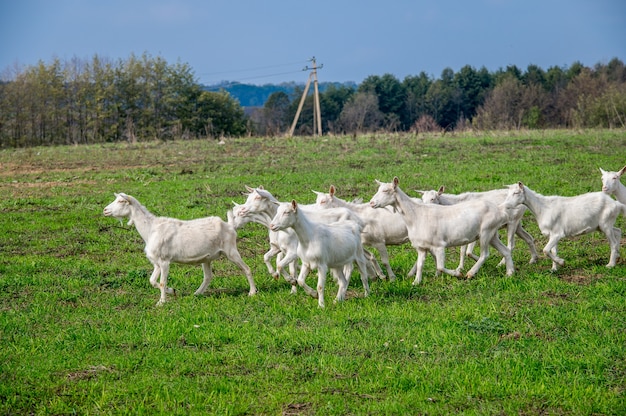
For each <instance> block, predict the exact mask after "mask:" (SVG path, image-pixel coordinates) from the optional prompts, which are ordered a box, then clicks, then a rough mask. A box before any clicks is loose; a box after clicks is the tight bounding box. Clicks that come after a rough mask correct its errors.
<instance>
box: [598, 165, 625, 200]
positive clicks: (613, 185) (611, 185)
mask: <svg viewBox="0 0 626 416" xmlns="http://www.w3.org/2000/svg"><path fill="white" fill-rule="evenodd" d="M600 172H601V173H602V192H604V193H605V194H608V195H615V198H617V200H618V201H619V202H621V203H622V204H626V186H624V185H622V183H621V182H620V181H619V180H620V177H621V176H622V174H623V173H624V172H626V166H624V167H623V168H622V169H620V170H619V171H617V172H607V171H605V170H602V168H600Z"/></svg>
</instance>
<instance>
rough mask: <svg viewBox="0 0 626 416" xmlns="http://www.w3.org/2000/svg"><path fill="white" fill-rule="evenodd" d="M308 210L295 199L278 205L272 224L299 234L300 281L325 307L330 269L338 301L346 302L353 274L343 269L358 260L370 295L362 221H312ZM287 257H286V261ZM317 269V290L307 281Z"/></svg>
mask: <svg viewBox="0 0 626 416" xmlns="http://www.w3.org/2000/svg"><path fill="white" fill-rule="evenodd" d="M308 217H309V214H308V213H305V212H304V210H302V209H301V208H299V207H298V204H297V203H296V201H295V200H293V201H291V203H282V204H280V205H279V206H278V209H277V211H276V215H275V216H274V218H273V219H272V222H271V223H270V229H271V230H272V231H279V230H284V229H286V228H293V230H294V231H295V233H296V235H297V236H298V250H297V251H298V257H300V260H301V261H302V266H301V268H300V274H299V275H298V284H299V285H300V286H302V288H303V289H304V290H305V292H306V293H308V294H309V295H311V296H313V297H317V300H318V306H319V307H320V308H323V307H324V286H325V285H326V274H327V273H328V269H330V271H331V272H332V273H333V276H334V277H335V278H336V279H337V283H338V284H339V289H338V291H337V298H336V301H343V300H344V299H345V296H346V291H347V289H348V284H349V283H350V276H346V275H344V268H345V267H346V266H352V264H353V263H354V262H355V261H356V263H357V267H358V269H359V272H360V273H361V282H362V283H363V288H364V289H365V296H368V295H369V291H370V289H369V284H368V278H367V262H366V260H365V255H364V253H363V246H362V245H361V229H362V223H359V222H356V221H352V220H344V221H340V222H335V223H332V224H325V223H322V222H318V221H314V220H311V219H310V218H308ZM286 261H287V259H283V262H286ZM315 269H317V292H316V291H315V290H313V289H312V288H311V287H309V286H308V285H307V284H306V281H305V279H306V276H307V274H308V273H309V271H310V270H315Z"/></svg>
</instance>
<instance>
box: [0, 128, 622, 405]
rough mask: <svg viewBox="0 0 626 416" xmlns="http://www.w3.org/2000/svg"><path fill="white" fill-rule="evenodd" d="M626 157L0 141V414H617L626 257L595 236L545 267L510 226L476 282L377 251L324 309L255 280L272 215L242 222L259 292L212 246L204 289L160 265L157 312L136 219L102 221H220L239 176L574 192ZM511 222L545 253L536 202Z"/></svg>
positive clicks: (409, 253)
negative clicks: (508, 259) (132, 208)
mask: <svg viewBox="0 0 626 416" xmlns="http://www.w3.org/2000/svg"><path fill="white" fill-rule="evenodd" d="M625 164H626V131H624V130H584V131H566V130H558V131H530V132H524V131H522V132H497V133H462V134H461V133H459V134H447V135H444V136H441V135H408V134H407V135H392V134H386V135H362V136H356V137H355V136H342V137H321V138H311V137H296V138H290V139H286V138H282V137H277V138H238V139H225V140H224V142H223V143H222V144H220V143H218V142H217V141H213V140H204V141H176V142H159V141H151V142H140V143H137V144H127V143H118V144H99V145H85V146H72V147H37V148H28V149H3V150H0V192H1V193H2V198H0V213H1V217H0V218H1V219H0V254H1V256H0V340H1V341H2V342H1V344H0V345H1V347H0V414H7V415H9V414H10V415H15V414H41V415H61V414H85V415H86V414H91V415H93V414H95V415H101V414H105V415H106V414H133V415H135V414H139V415H141V414H146V415H156V414H168V415H176V414H184V415H187V414H219V415H244V414H249V415H260V414H264V415H361V414H370V415H379V414H380V415H389V414H428V415H447V414H468V415H475V414H480V415H492V414H498V415H520V414H521V415H536V414H542V415H544V414H545V415H590V414H594V415H622V414H626V392H625V390H626V301H625V297H626V260H625V259H620V260H618V264H617V266H616V267H615V268H613V269H607V268H606V267H605V265H606V263H607V262H608V258H609V247H608V242H607V241H606V238H605V237H604V235H602V234H600V233H593V234H588V235H584V236H580V237H576V238H571V239H564V240H562V241H561V242H560V243H559V254H560V256H561V257H563V258H564V259H565V261H566V264H565V266H564V267H562V268H560V269H559V270H558V271H557V272H551V271H550V266H551V262H550V261H549V260H548V259H547V258H546V257H545V256H543V255H542V256H541V258H540V260H539V262H538V263H537V264H528V259H529V252H528V249H527V246H526V245H525V243H524V242H523V241H521V240H520V239H518V240H517V246H516V249H515V251H514V252H513V258H514V261H515V267H516V272H515V274H514V275H513V276H511V277H506V276H505V273H504V270H503V269H501V268H499V267H497V263H498V262H499V256H498V255H497V253H495V250H492V255H491V256H490V258H489V259H488V260H487V262H486V263H485V265H484V266H483V267H482V269H481V270H480V272H479V273H478V275H477V276H476V277H475V278H473V279H471V280H465V279H458V278H454V277H450V276H439V277H435V268H434V261H433V259H432V257H430V256H429V257H428V258H427V261H426V265H425V271H424V280H423V282H422V284H421V285H419V286H412V285H411V281H412V279H411V278H409V277H407V276H406V275H407V273H408V271H409V269H410V268H411V266H412V265H413V263H414V261H415V258H416V254H415V251H414V250H413V249H412V248H411V247H410V245H409V244H407V245H404V246H398V247H391V248H390V256H391V264H392V267H393V268H394V270H395V272H396V274H397V275H398V280H396V281H394V282H389V281H384V280H375V281H372V282H371V288H372V294H371V295H370V296H369V297H367V298H365V297H363V291H362V287H361V283H360V281H359V278H358V277H357V276H356V274H355V275H354V276H353V278H352V280H351V283H350V288H349V291H348V299H347V300H346V301H345V302H343V303H332V302H331V301H328V302H327V304H326V308H325V309H319V308H318V307H317V301H316V300H315V299H313V298H311V297H308V296H306V295H305V294H304V292H303V291H302V290H299V292H298V293H297V294H295V295H291V294H290V293H289V285H288V284H287V283H286V282H285V281H284V280H282V279H281V280H275V279H273V278H272V277H271V276H270V275H269V274H268V272H267V269H266V268H265V265H264V264H263V261H262V256H263V253H265V251H266V250H267V248H268V244H267V230H266V229H264V228H263V227H261V226H260V225H257V224H248V225H246V226H245V227H244V228H242V229H241V230H239V233H238V235H239V239H238V247H239V251H240V253H241V254H242V257H243V259H244V261H245V262H246V263H247V264H248V265H249V266H250V267H251V268H252V272H253V275H254V278H255V281H256V285H257V287H258V289H259V293H258V294H257V295H256V296H254V297H249V296H247V292H248V285H247V282H246V279H245V277H244V276H243V275H242V274H241V273H240V271H239V269H238V268H237V267H236V266H234V265H232V264H231V263H229V262H228V261H226V260H225V259H224V260H219V261H216V262H215V263H214V273H215V278H214V280H213V282H212V283H211V286H210V287H209V289H208V290H207V293H206V294H205V295H204V296H194V295H193V292H194V291H195V290H196V288H197V287H198V286H199V285H200V282H201V279H202V271H201V269H200V267H197V266H182V265H173V266H172V268H171V271H170V278H169V283H170V285H171V286H172V287H174V288H175V289H176V290H177V296H176V297H171V298H170V299H169V301H168V302H167V303H166V304H165V305H164V306H162V307H156V306H155V304H156V302H157V300H158V296H159V293H158V290H156V289H154V288H152V287H151V286H150V285H149V282H148V278H149V275H150V273H151V270H152V268H151V265H150V263H149V261H148V260H147V259H146V258H145V255H144V253H143V247H144V245H143V241H142V240H141V238H140V236H139V234H138V233H137V231H136V230H135V229H134V227H129V226H127V225H126V223H120V222H119V221H116V220H115V219H112V218H105V217H104V216H103V215H102V209H103V208H104V207H105V206H106V205H107V204H108V203H110V202H111V201H112V200H113V199H114V195H113V193H114V192H125V193H128V194H130V195H133V196H135V197H136V198H137V199H139V201H140V202H142V203H143V204H144V205H145V206H146V207H147V208H148V209H149V210H150V211H151V212H153V213H154V214H156V215H163V216H170V217H177V218H181V219H192V218H197V217H202V216H208V215H217V216H220V217H222V218H223V219H226V211H227V210H228V209H229V208H231V207H232V201H234V202H237V203H243V202H244V200H245V195H243V193H244V192H245V185H249V186H259V185H263V186H264V187H265V188H266V189H268V190H270V191H271V192H272V193H273V194H274V195H275V196H276V197H277V198H278V199H279V200H283V201H286V200H291V199H296V200H297V201H298V202H300V203H312V202H314V200H315V195H314V194H313V193H312V192H311V191H312V190H317V191H327V190H328V188H329V187H330V185H335V187H336V188H337V196H339V197H341V198H345V199H354V198H362V199H363V200H364V201H368V200H369V199H370V198H371V197H372V195H373V194H374V193H375V192H376V189H377V186H376V183H375V179H379V180H381V181H386V182H389V181H391V180H392V178H393V177H394V176H398V177H399V179H400V187H401V188H402V189H403V190H405V191H406V192H407V193H408V194H410V195H413V196H418V195H417V193H415V192H414V190H415V189H436V188H438V187H439V186H440V185H445V186H446V191H447V192H451V193H460V192H465V191H481V190H488V189H494V188H500V187H502V186H505V185H508V184H511V183H515V182H517V181H523V182H524V183H525V184H526V185H527V186H529V187H530V188H531V189H533V190H535V191H536V192H539V193H541V194H544V195H554V194H557V195H564V196H569V195H577V194H581V193H585V192H591V191H599V190H600V188H601V182H600V172H599V170H598V168H599V167H602V168H603V169H605V170H618V169H620V168H621V167H622V166H624V165H625ZM625 225H626V220H624V218H623V217H620V218H619V219H618V221H617V225H616V226H618V227H620V228H622V229H623V230H624V233H625V234H624V236H625V237H626V227H625ZM524 228H525V229H526V230H527V231H528V232H529V233H530V234H532V235H533V237H535V239H536V243H537V247H538V249H541V248H543V245H544V244H545V243H546V239H545V238H544V237H542V236H541V234H540V232H539V230H538V229H537V225H536V222H534V218H533V217H532V215H530V214H529V213H527V214H526V217H525V219H524ZM624 243H626V238H622V246H624ZM621 254H622V256H626V249H625V248H624V247H622V250H621ZM457 259H458V251H457V250H449V254H448V256H447V263H448V264H455V263H456V261H457ZM470 263H471V261H470ZM309 282H310V284H314V282H315V278H314V276H311V277H310V278H309ZM335 293H336V285H335V284H334V283H333V282H332V279H330V278H329V279H328V283H327V286H326V297H327V299H328V300H331V299H333V297H334V295H335Z"/></svg>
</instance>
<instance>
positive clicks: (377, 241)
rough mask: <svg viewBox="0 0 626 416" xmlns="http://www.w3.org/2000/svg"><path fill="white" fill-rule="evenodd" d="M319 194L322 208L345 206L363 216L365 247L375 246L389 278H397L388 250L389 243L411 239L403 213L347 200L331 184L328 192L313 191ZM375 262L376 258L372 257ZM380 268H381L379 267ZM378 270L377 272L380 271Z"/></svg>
mask: <svg viewBox="0 0 626 416" xmlns="http://www.w3.org/2000/svg"><path fill="white" fill-rule="evenodd" d="M313 192H315V194H316V195H317V199H316V201H315V203H316V204H317V205H318V206H319V207H320V208H338V207H345V208H348V209H351V210H352V211H354V212H355V213H357V214H358V215H359V217H361V219H362V220H363V221H364V222H365V227H364V228H363V231H362V232H361V241H362V243H363V246H365V247H374V248H375V249H376V250H378V253H379V254H380V261H381V262H382V263H383V265H384V266H385V268H386V269H387V276H388V277H389V280H391V281H393V280H395V279H396V275H395V274H394V272H393V270H392V269H391V265H390V264H389V253H388V251H387V246H388V245H390V246H391V245H401V244H404V243H407V242H408V241H409V234H408V232H407V229H406V224H405V223H404V219H403V218H402V215H400V214H399V213H398V212H397V211H396V212H392V211H391V210H386V209H385V210H377V209H374V208H372V207H371V206H370V204H367V203H354V202H347V201H344V200H343V199H341V198H338V197H337V196H335V187H334V186H333V185H331V186H330V190H329V191H328V193H327V194H326V193H323V192H317V191H313ZM370 260H371V261H372V262H373V263H376V260H375V259H374V258H373V256H372V258H371V259H370ZM378 270H380V269H378ZM378 270H377V273H378ZM378 274H379V276H380V277H381V278H384V275H382V273H378ZM409 275H410V273H409Z"/></svg>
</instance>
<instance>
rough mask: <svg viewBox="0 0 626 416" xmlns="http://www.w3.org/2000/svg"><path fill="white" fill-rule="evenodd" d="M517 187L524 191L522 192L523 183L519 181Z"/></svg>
mask: <svg viewBox="0 0 626 416" xmlns="http://www.w3.org/2000/svg"><path fill="white" fill-rule="evenodd" d="M517 186H519V189H522V190H523V189H524V184H523V183H522V181H519V182H518V183H517Z"/></svg>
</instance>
